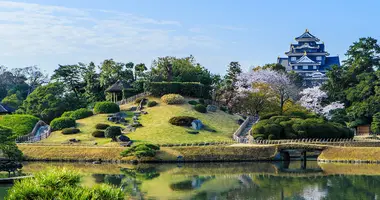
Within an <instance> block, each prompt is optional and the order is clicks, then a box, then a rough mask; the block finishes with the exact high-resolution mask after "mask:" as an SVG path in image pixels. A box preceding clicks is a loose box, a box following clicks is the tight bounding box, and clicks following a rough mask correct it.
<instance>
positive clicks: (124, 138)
mask: <svg viewBox="0 0 380 200" xmlns="http://www.w3.org/2000/svg"><path fill="white" fill-rule="evenodd" d="M119 141H120V142H129V141H131V139H129V137H127V136H125V135H120V136H119Z"/></svg>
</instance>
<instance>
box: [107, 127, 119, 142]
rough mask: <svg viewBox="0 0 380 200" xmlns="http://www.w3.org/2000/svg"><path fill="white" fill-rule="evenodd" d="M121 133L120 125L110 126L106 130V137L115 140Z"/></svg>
mask: <svg viewBox="0 0 380 200" xmlns="http://www.w3.org/2000/svg"><path fill="white" fill-rule="evenodd" d="M119 135H121V128H120V126H110V127H108V128H106V130H105V131H104V136H105V137H106V138H112V139H113V140H116V137H117V136H119Z"/></svg>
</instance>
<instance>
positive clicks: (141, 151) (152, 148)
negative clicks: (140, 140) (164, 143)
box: [120, 144, 160, 158]
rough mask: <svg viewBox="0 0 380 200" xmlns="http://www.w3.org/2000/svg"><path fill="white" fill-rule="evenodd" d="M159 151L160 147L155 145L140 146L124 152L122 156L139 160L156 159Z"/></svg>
mask: <svg viewBox="0 0 380 200" xmlns="http://www.w3.org/2000/svg"><path fill="white" fill-rule="evenodd" d="M158 150H160V147H159V146H157V145H154V144H139V145H136V146H133V147H131V148H128V149H126V150H124V151H123V152H121V153H120V155H121V156H123V157H126V156H137V157H138V158H142V157H154V156H155V155H156V151H158Z"/></svg>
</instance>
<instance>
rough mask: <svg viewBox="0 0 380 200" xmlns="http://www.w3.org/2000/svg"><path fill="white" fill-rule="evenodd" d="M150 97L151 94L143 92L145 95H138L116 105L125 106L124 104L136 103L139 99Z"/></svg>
mask: <svg viewBox="0 0 380 200" xmlns="http://www.w3.org/2000/svg"><path fill="white" fill-rule="evenodd" d="M149 95H150V92H143V93H140V94H137V95H135V96H131V97H129V98H126V99H123V100H121V101H118V102H116V104H118V105H123V104H127V103H131V102H134V101H135V100H136V99H138V98H141V97H146V96H149Z"/></svg>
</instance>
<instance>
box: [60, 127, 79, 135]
mask: <svg viewBox="0 0 380 200" xmlns="http://www.w3.org/2000/svg"><path fill="white" fill-rule="evenodd" d="M79 132H80V130H79V129H77V128H64V129H62V134H64V135H71V134H77V133H79Z"/></svg>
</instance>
